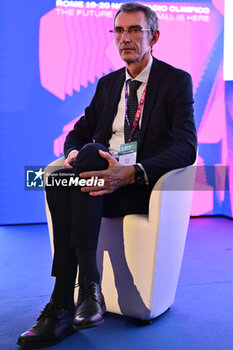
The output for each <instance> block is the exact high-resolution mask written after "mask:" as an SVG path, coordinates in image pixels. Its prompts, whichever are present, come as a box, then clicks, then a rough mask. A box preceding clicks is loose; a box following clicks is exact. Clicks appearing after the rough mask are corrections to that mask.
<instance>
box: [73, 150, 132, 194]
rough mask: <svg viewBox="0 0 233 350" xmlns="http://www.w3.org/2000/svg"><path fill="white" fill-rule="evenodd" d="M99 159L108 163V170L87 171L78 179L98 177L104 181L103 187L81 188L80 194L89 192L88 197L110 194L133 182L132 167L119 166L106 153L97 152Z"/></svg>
mask: <svg viewBox="0 0 233 350" xmlns="http://www.w3.org/2000/svg"><path fill="white" fill-rule="evenodd" d="M99 154H100V155H101V157H103V158H105V159H106V160H107V161H108V169H106V170H100V171H88V172H84V173H80V174H79V177H80V178H90V177H92V176H93V177H98V178H99V179H103V180H104V185H103V186H101V187H100V186H93V187H91V186H86V187H82V188H81V191H82V192H89V194H90V196H100V195H103V194H107V193H111V192H113V191H115V190H117V189H118V188H120V187H122V186H125V185H129V184H132V183H134V182H135V169H134V167H133V166H132V165H130V166H126V165H121V164H120V163H119V162H118V161H117V160H116V159H115V158H114V157H112V156H111V155H110V154H109V153H108V152H104V151H101V150H100V151H99Z"/></svg>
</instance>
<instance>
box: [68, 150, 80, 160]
mask: <svg viewBox="0 0 233 350" xmlns="http://www.w3.org/2000/svg"><path fill="white" fill-rule="evenodd" d="M74 151H75V152H78V150H77V149H72V151H70V153H69V154H68V156H67V158H69V156H70V155H71V154H72V152H74Z"/></svg>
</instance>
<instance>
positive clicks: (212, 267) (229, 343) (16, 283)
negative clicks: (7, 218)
mask: <svg viewBox="0 0 233 350" xmlns="http://www.w3.org/2000/svg"><path fill="white" fill-rule="evenodd" d="M0 242H1V244H0V266H1V290H0V301H1V305H0V325H1V327H0V349H1V350H11V349H19V348H20V347H19V346H17V345H16V341H17V338H18V335H19V334H20V333H21V332H23V331H25V330H26V329H28V328H29V327H30V326H31V325H32V324H33V323H34V321H35V319H36V318H37V317H38V316H39V314H40V311H41V310H42V309H43V308H44V306H45V304H46V303H47V302H48V300H49V298H50V294H51V291H52V288H53V283H54V279H53V278H51V277H50V271H51V262H52V258H51V250H50V244H49V236H48V230H47V225H25V226H4V227H0ZM232 334H233V220H230V219H226V218H193V219H191V220H190V225H189V230H188V236H187V242H186V248H185V254H184V259H183V264H182V269H181V274H180V280H179V284H178V288H177V294H176V299H175V302H174V304H173V305H172V307H171V309H170V310H169V311H168V312H166V313H165V314H164V315H162V316H161V317H159V318H158V319H156V320H155V321H154V322H153V323H152V325H150V326H146V327H136V326H135V325H134V322H133V321H132V319H130V318H127V317H123V316H120V315H114V314H110V313H107V315H106V317H105V323H104V324H103V325H102V326H101V327H97V328H92V329H89V330H83V331H79V332H76V333H75V334H74V335H72V336H70V337H67V338H66V339H65V340H64V341H63V342H62V343H60V344H57V345H55V346H53V347H52V348H51V349H62V350H67V349H86V350H119V349H121V350H126V349H127V350H128V349H132V350H139V349H155V350H199V349H200V350H225V349H227V350H231V349H232V350H233V336H232Z"/></svg>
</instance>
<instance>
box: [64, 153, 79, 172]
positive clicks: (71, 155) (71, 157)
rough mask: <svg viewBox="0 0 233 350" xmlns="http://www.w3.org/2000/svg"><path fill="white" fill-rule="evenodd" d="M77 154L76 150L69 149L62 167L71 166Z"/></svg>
mask: <svg viewBox="0 0 233 350" xmlns="http://www.w3.org/2000/svg"><path fill="white" fill-rule="evenodd" d="M77 155H78V151H77V150H73V151H71V152H70V153H69V155H68V157H67V158H66V160H65V163H64V168H73V166H72V164H73V163H74V161H75V159H76V157H77Z"/></svg>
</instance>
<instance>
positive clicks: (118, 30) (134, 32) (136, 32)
mask: <svg viewBox="0 0 233 350" xmlns="http://www.w3.org/2000/svg"><path fill="white" fill-rule="evenodd" d="M148 31H150V29H146V28H142V27H140V26H131V27H129V28H128V29H123V28H122V27H115V28H114V29H112V30H110V31H109V32H110V33H113V34H114V35H115V38H116V39H120V38H121V37H122V35H123V33H124V32H126V34H128V35H129V36H130V38H138V37H140V36H141V35H142V33H143V32H148Z"/></svg>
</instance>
